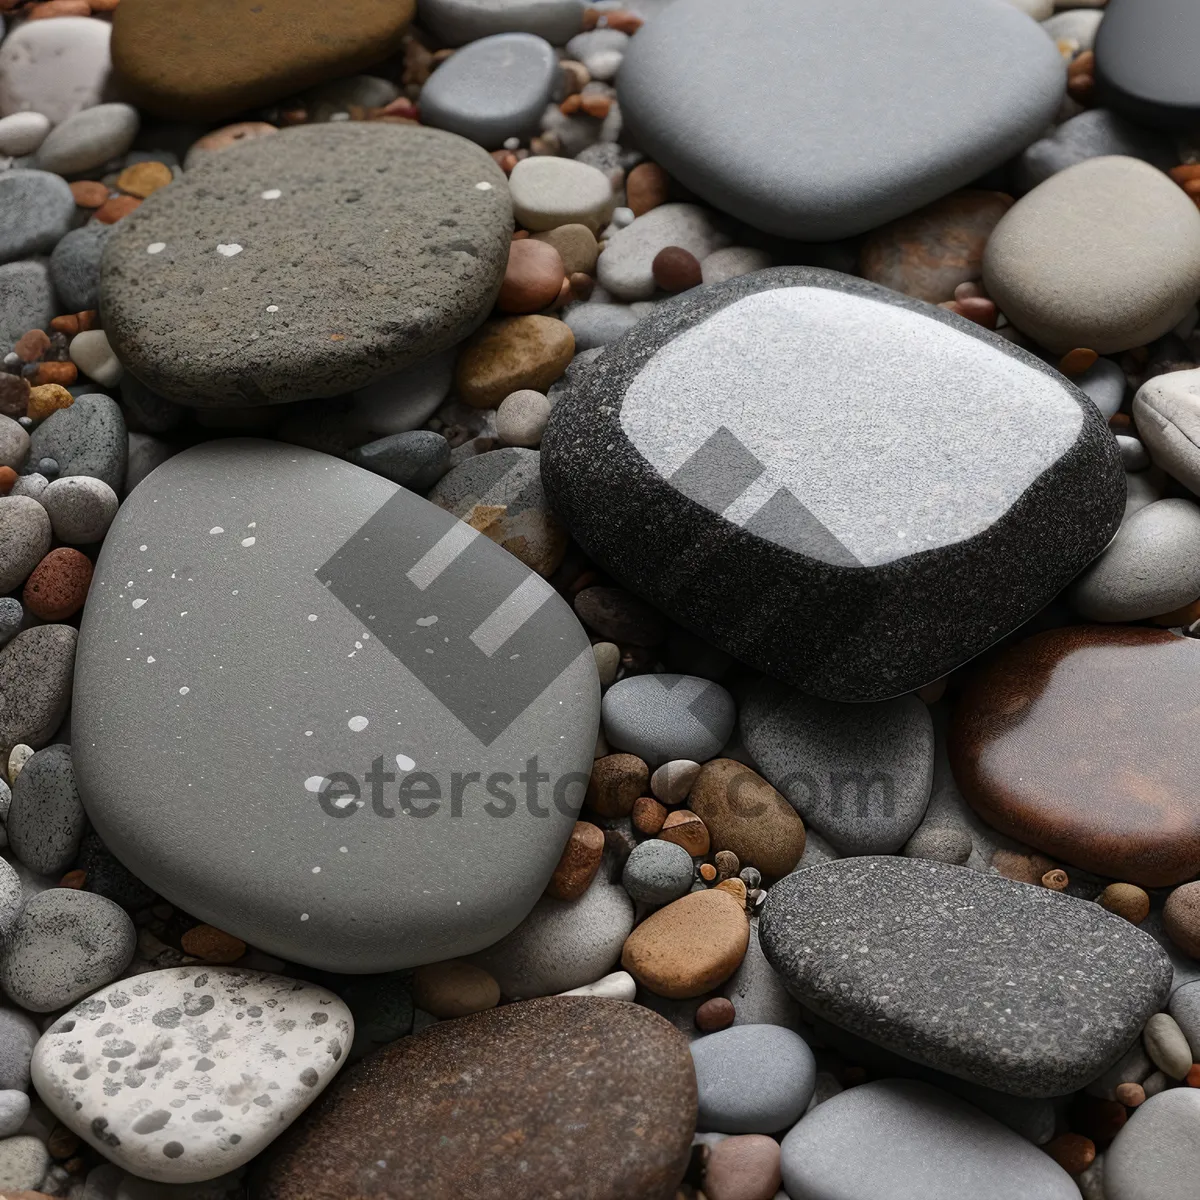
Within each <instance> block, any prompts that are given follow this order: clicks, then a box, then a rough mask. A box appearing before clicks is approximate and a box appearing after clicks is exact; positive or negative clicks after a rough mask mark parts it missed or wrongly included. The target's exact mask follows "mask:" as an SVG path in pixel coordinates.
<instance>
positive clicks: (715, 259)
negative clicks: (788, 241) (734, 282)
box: [700, 246, 772, 283]
mask: <svg viewBox="0 0 1200 1200" xmlns="http://www.w3.org/2000/svg"><path fill="white" fill-rule="evenodd" d="M771 262H772V259H771V256H770V255H769V254H768V253H767V252H766V251H765V250H756V249H755V248H754V247H753V246H726V247H725V248H724V249H723V250H714V251H713V252H712V253H711V254H710V255H709V256H708V257H707V258H705V259H704V260H703V261H702V262H701V263H700V278H701V280H702V281H703V282H704V283H724V282H725V280H726V279H736V278H737V277H738V276H739V275H749V274H751V272H753V271H765V270H766V269H767V267H769V266H770V265H771Z"/></svg>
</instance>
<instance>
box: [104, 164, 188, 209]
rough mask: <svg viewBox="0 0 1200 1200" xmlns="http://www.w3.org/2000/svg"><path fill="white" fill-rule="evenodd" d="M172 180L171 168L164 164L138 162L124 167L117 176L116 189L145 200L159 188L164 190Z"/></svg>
mask: <svg viewBox="0 0 1200 1200" xmlns="http://www.w3.org/2000/svg"><path fill="white" fill-rule="evenodd" d="M174 178H175V176H174V175H173V174H172V172H171V168H170V167H168V166H167V164H166V163H161V162H140V163H134V164H133V165H132V166H130V167H126V168H125V170H123V171H122V172H121V173H120V175H118V176H117V187H118V188H119V189H120V190H121V191H123V192H128V193H129V195H131V196H137V197H138V198H139V199H142V200H145V198H146V197H147V196H152V195H153V194H154V193H155V192H157V191H158V190H159V189H160V188H165V187H166V186H167V184H168V183H170V182H171V181H172V180H173V179H174Z"/></svg>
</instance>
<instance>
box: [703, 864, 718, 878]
mask: <svg viewBox="0 0 1200 1200" xmlns="http://www.w3.org/2000/svg"><path fill="white" fill-rule="evenodd" d="M716 877H717V868H716V867H714V866H713V865H712V863H701V864H700V878H701V879H703V880H704V882H705V883H712V881H713V880H714V879H716Z"/></svg>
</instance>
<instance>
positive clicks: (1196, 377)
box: [1133, 368, 1200, 492]
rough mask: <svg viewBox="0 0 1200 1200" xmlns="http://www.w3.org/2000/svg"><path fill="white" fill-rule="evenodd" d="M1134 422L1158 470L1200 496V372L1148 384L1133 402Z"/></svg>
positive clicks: (1170, 374)
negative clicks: (1160, 468) (1160, 469)
mask: <svg viewBox="0 0 1200 1200" xmlns="http://www.w3.org/2000/svg"><path fill="white" fill-rule="evenodd" d="M1133 419H1134V421H1135V422H1136V423H1137V431H1138V434H1139V436H1140V437H1141V439H1142V441H1143V442H1145V444H1146V448H1147V449H1148V450H1149V452H1150V457H1151V458H1152V459H1153V460H1154V464H1155V466H1159V467H1162V469H1163V470H1164V471H1166V473H1167V474H1168V475H1171V476H1172V477H1174V478H1175V479H1178V480H1179V482H1180V483H1182V484H1183V485H1184V487H1186V488H1188V489H1189V490H1190V491H1193V492H1200V368H1197V369H1195V370H1192V371H1171V372H1168V373H1167V374H1166V375H1155V376H1154V377H1153V378H1152V379H1148V380H1146V382H1145V383H1144V384H1142V386H1141V387H1140V388H1138V391H1137V394H1136V395H1135V396H1134V398H1133Z"/></svg>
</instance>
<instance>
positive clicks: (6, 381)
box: [0, 371, 29, 421]
mask: <svg viewBox="0 0 1200 1200" xmlns="http://www.w3.org/2000/svg"><path fill="white" fill-rule="evenodd" d="M28 407H29V380H28V379H26V378H24V376H21V375H10V374H9V373H8V372H7V371H0V414H3V415H4V416H6V417H12V419H13V420H14V421H15V420H16V419H17V418H18V417H23V416H24V415H25V410H26V409H27V408H28Z"/></svg>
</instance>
